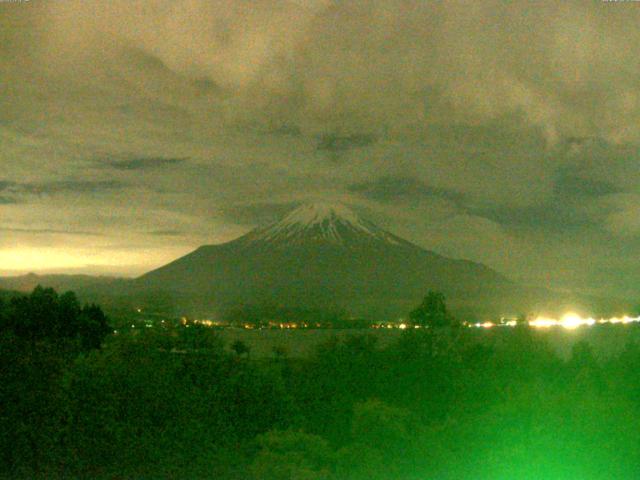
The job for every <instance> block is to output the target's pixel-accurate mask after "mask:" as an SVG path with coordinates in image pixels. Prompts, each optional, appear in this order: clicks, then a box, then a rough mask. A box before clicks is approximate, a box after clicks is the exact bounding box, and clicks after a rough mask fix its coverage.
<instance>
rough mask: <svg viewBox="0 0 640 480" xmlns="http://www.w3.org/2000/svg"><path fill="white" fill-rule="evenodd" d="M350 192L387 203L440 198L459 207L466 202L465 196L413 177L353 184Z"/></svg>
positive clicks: (393, 177)
mask: <svg viewBox="0 0 640 480" xmlns="http://www.w3.org/2000/svg"><path fill="white" fill-rule="evenodd" d="M348 190H349V191H350V192H352V193H356V194H358V195H361V196H363V197H366V198H369V199H371V200H376V201H378V202H385V203H386V202H399V201H419V200H421V199H425V198H426V199H433V198H438V199H443V200H447V201H449V202H452V203H454V204H457V205H459V204H461V203H462V201H463V200H464V195H463V194H461V193H459V192H456V191H453V190H448V189H444V188H437V187H432V186H430V185H427V184H426V183H424V182H422V181H420V180H418V179H416V178H413V177H397V176H385V177H382V178H379V179H377V180H374V181H371V182H362V183H354V184H351V185H349V186H348Z"/></svg>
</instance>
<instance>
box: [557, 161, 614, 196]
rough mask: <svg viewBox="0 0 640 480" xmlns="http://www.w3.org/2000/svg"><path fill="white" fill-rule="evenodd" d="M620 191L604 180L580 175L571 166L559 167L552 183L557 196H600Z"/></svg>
mask: <svg viewBox="0 0 640 480" xmlns="http://www.w3.org/2000/svg"><path fill="white" fill-rule="evenodd" d="M622 191H623V190H622V189H621V188H619V187H617V186H616V185H614V184H613V183H611V182H608V181H606V180H600V179H597V178H588V177H586V178H585V177H583V176H580V174H578V173H576V172H574V171H573V169H572V168H571V167H566V168H562V169H560V170H559V171H558V173H557V175H556V179H555V184H554V193H555V194H556V195H557V196H558V197H601V196H604V195H612V194H615V193H620V192H622Z"/></svg>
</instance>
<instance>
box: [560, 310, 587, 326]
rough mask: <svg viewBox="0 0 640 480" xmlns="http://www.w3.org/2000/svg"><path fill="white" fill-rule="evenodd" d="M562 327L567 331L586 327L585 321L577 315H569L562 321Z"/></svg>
mask: <svg viewBox="0 0 640 480" xmlns="http://www.w3.org/2000/svg"><path fill="white" fill-rule="evenodd" d="M560 325H561V326H562V327H563V328H566V329H567V330H573V329H574V328H578V327H580V326H581V325H585V321H584V320H583V319H582V318H580V316H579V315H578V314H576V313H567V314H566V315H564V316H563V317H562V319H561V320H560Z"/></svg>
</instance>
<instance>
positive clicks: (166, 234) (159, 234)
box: [148, 230, 192, 237]
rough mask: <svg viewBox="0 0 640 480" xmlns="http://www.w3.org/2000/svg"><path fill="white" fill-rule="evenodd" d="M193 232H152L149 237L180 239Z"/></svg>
mask: <svg viewBox="0 0 640 480" xmlns="http://www.w3.org/2000/svg"><path fill="white" fill-rule="evenodd" d="M188 233H192V232H184V231H181V230H152V231H150V232H148V234H149V235H152V236H154V237H180V236H183V235H187V234H188Z"/></svg>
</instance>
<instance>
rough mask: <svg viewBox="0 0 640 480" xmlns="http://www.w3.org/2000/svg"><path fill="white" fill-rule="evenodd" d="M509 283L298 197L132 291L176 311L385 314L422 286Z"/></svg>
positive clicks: (491, 290)
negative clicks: (285, 210) (274, 217)
mask: <svg viewBox="0 0 640 480" xmlns="http://www.w3.org/2000/svg"><path fill="white" fill-rule="evenodd" d="M511 285H512V284H511V282H510V281H509V280H507V279H506V278H504V277H503V276H501V275H500V274H498V273H497V272H495V271H494V270H491V269H490V268H488V267H486V266H484V265H481V264H479V263H475V262H471V261H467V260H455V259H451V258H447V257H444V256H441V255H438V254H436V253H434V252H431V251H429V250H426V249H423V248H421V247H419V246H417V245H415V244H413V243H411V242H409V241H407V240H404V239H402V238H400V237H398V236H396V235H394V234H392V233H390V232H387V231H385V230H383V229H381V228H379V227H378V226H376V225H374V224H373V223H371V222H369V221H367V220H364V219H362V218H360V216H358V215H357V214H356V213H354V212H353V211H352V210H350V209H349V208H347V207H345V206H342V205H330V204H306V205H302V206H300V207H298V208H297V209H295V210H293V211H292V212H290V213H289V214H288V215H286V216H285V217H284V218H282V219H281V220H279V221H277V222H275V223H273V224H271V225H267V226H265V227H260V228H256V229H254V230H252V231H250V232H249V233H247V234H245V235H243V236H241V237H239V238H237V239H235V240H232V241H230V242H227V243H223V244H219V245H206V246H202V247H200V248H198V249H196V250H195V251H193V252H192V253H190V254H188V255H186V256H184V257H182V258H179V259H177V260H175V261H173V262H171V263H169V264H167V265H165V266H163V267H160V268H158V269H157V270H154V271H151V272H149V273H147V274H145V275H143V276H142V277H140V278H138V279H136V280H134V282H133V285H131V288H132V292H131V293H133V292H136V294H137V295H138V296H143V297H145V298H147V299H149V301H151V300H152V299H153V300H157V299H159V298H161V299H164V300H163V301H164V302H165V303H166V304H167V305H169V304H170V305H171V306H172V308H173V309H174V311H175V312H176V313H178V312H179V313H181V314H185V313H186V314H194V315H195V314H216V313H217V314H220V313H222V312H225V311H228V310H229V309H233V308H238V307H239V306H243V305H261V304H268V305H278V306H285V307H296V308H340V309H345V310H347V311H349V312H350V313H352V314H353V315H359V316H367V317H370V318H374V317H383V316H386V317H387V318H388V316H389V315H394V316H398V315H403V314H406V312H407V311H408V309H410V308H411V307H412V306H414V305H415V304H417V303H418V302H419V300H420V299H421V298H422V296H424V294H425V293H426V292H427V291H428V290H429V289H437V290H440V291H442V292H444V293H445V295H447V297H448V298H449V299H450V301H451V302H452V304H453V305H454V307H455V306H456V305H458V306H464V305H465V304H468V305H476V304H477V303H478V301H479V300H480V299H485V298H496V297H500V295H501V293H500V292H503V291H504V290H505V289H510V287H511Z"/></svg>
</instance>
